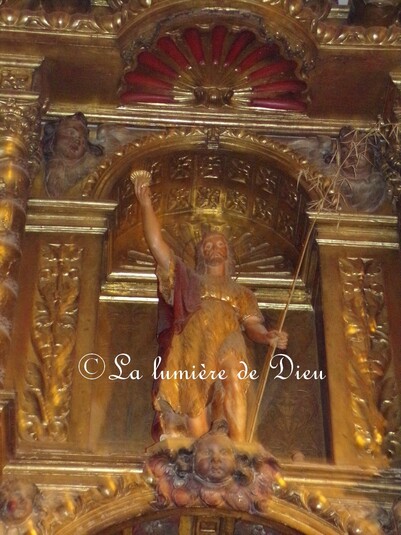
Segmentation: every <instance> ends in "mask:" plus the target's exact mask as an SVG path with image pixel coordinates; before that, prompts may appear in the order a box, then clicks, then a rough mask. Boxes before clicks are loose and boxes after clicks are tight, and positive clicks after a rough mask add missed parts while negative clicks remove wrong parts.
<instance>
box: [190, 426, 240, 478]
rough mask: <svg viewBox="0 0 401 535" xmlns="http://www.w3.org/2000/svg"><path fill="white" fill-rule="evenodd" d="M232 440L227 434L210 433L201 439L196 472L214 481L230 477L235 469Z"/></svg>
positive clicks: (196, 452) (201, 476) (196, 451)
mask: <svg viewBox="0 0 401 535" xmlns="http://www.w3.org/2000/svg"><path fill="white" fill-rule="evenodd" d="M235 464H236V463H235V456H234V451H233V447H232V443H231V440H230V439H229V438H228V437H227V436H225V435H218V434H216V435H208V436H205V438H202V439H200V440H199V442H198V443H197V445H196V450H195V472H196V474H197V475H198V476H199V477H200V478H202V479H204V480H206V481H210V482H212V483H221V482H222V481H226V480H227V479H229V478H230V477H231V476H232V475H233V473H234V470H235Z"/></svg>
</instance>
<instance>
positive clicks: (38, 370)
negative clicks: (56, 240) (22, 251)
mask: <svg viewBox="0 0 401 535" xmlns="http://www.w3.org/2000/svg"><path fill="white" fill-rule="evenodd" d="M81 261H82V249H80V248H79V247H77V246H76V245H75V244H49V245H45V246H43V247H42V250H41V259H40V270H39V275H38V280H37V286H36V300H35V311H34V319H33V326H32V346H33V350H34V354H33V355H32V357H30V358H29V359H28V363H27V367H26V373H25V379H24V392H23V396H22V400H21V409H20V413H19V418H18V423H19V430H20V434H21V436H22V437H23V438H25V439H27V440H49V441H54V442H63V441H65V440H67V434H68V416H69V412H70V396H71V384H72V372H73V350H74V346H75V341H76V326H77V320H78V300H79V291H80V270H81Z"/></svg>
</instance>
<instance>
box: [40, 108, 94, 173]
mask: <svg viewBox="0 0 401 535" xmlns="http://www.w3.org/2000/svg"><path fill="white" fill-rule="evenodd" d="M42 145H43V154H44V157H45V160H46V161H48V160H51V159H52V158H55V157H57V158H61V159H64V160H68V161H72V162H74V161H78V160H80V159H81V158H83V156H84V155H85V154H86V153H87V152H88V153H91V154H94V155H95V156H101V155H102V154H103V149H102V147H101V146H100V145H95V144H93V143H91V142H90V141H89V130H88V123H87V121H86V118H85V115H84V114H83V113H81V112H78V113H74V115H69V116H67V117H63V118H62V119H59V120H58V121H56V122H51V123H48V124H46V126H45V129H44V135H43V141H42Z"/></svg>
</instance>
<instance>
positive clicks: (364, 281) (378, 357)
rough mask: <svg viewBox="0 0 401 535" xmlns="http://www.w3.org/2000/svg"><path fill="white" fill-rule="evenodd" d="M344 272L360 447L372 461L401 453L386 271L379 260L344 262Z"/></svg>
mask: <svg viewBox="0 0 401 535" xmlns="http://www.w3.org/2000/svg"><path fill="white" fill-rule="evenodd" d="M339 268H340V275H341V280H342V284H343V302H344V307H343V319H344V330H345V337H346V340H347V344H348V347H349V350H350V359H349V369H348V374H347V375H348V381H349V385H350V391H351V397H352V410H353V415H354V429H355V432H354V439H355V445H356V446H358V447H359V448H360V449H361V450H363V451H365V452H366V453H367V454H369V455H372V456H380V455H381V452H382V451H383V450H384V453H385V454H387V455H388V456H393V455H395V453H396V452H397V453H398V454H399V451H400V444H399V443H398V447H397V444H396V442H397V439H398V442H399V439H400V436H399V435H400V421H399V418H400V411H399V408H397V407H398V403H399V400H398V396H397V395H396V391H397V389H396V383H395V376H394V368H393V364H392V354H391V348H390V345H389V337H388V335H389V325H388V318H387V307H386V301H385V292H384V279H383V273H382V266H381V264H380V263H379V262H378V261H377V260H372V259H363V258H342V259H340V260H339ZM387 418H388V419H389V420H391V421H389V420H387ZM397 419H398V421H397ZM397 432H398V436H397Z"/></svg>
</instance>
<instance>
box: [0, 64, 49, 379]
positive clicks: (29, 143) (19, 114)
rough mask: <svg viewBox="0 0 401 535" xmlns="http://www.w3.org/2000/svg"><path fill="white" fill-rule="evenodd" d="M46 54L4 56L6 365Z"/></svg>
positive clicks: (0, 197)
mask: <svg viewBox="0 0 401 535" xmlns="http://www.w3.org/2000/svg"><path fill="white" fill-rule="evenodd" d="M40 63H41V60H36V59H34V60H32V61H29V60H27V59H26V58H25V59H23V58H19V57H16V56H9V57H0V368H1V370H2V373H3V374H4V367H5V364H6V359H7V355H8V351H9V343H10V336H11V325H12V313H13V306H14V302H15V299H16V295H17V276H18V266H19V259H20V254H21V250H20V243H21V237H22V234H23V231H24V227H25V216H26V203H27V199H28V192H29V186H30V181H31V175H32V173H33V171H34V169H35V165H34V164H35V163H37V160H38V156H37V151H38V142H39V135H40V110H41V106H42V104H41V100H40V95H39V89H38V87H39V85H40V84H39V71H38V68H39V66H40Z"/></svg>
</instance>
